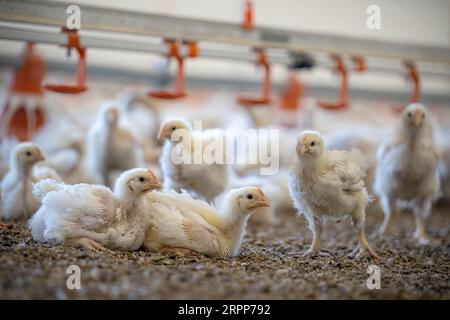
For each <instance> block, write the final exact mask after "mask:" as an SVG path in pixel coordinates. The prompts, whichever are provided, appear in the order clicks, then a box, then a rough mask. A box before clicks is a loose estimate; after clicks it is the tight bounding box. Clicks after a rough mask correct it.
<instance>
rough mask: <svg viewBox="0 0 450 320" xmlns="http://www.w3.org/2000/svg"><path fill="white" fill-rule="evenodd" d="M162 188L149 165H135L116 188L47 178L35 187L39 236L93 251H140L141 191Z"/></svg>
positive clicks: (32, 226)
mask: <svg viewBox="0 0 450 320" xmlns="http://www.w3.org/2000/svg"><path fill="white" fill-rule="evenodd" d="M159 188H161V184H160V183H159V181H158V180H157V179H156V177H155V175H154V174H153V173H152V172H151V171H150V170H147V169H139V168H138V169H132V170H129V171H126V172H124V173H122V175H120V177H119V178H118V179H117V181H116V184H115V188H114V193H113V192H112V191H111V190H110V189H109V188H107V187H104V186H98V185H90V184H76V185H65V184H63V183H58V182H56V181H54V180H50V179H47V180H43V181H41V182H39V183H38V184H36V185H35V187H34V188H33V192H34V193H35V194H36V195H37V196H39V197H40V198H41V199H42V207H41V208H40V209H39V210H38V211H37V212H36V214H35V215H34V216H33V217H32V218H31V219H30V221H29V226H30V229H31V233H32V235H33V238H34V239H35V240H37V241H56V242H57V243H68V244H72V245H75V246H79V247H84V248H87V249H92V250H95V251H97V250H104V249H105V247H107V248H109V249H120V250H136V249H138V248H139V247H140V246H141V245H142V241H143V240H144V236H145V222H144V219H143V212H144V207H143V204H144V202H143V197H142V196H143V195H144V194H145V193H147V192H149V191H151V190H154V189H159Z"/></svg>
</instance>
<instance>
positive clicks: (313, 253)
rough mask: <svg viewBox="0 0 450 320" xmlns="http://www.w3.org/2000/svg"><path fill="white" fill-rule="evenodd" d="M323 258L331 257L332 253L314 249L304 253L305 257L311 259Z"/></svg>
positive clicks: (326, 250)
mask: <svg viewBox="0 0 450 320" xmlns="http://www.w3.org/2000/svg"><path fill="white" fill-rule="evenodd" d="M316 255H318V256H322V257H330V256H331V251H330V250H328V249H323V248H320V249H313V248H309V249H308V250H307V251H306V252H305V253H303V257H311V256H316Z"/></svg>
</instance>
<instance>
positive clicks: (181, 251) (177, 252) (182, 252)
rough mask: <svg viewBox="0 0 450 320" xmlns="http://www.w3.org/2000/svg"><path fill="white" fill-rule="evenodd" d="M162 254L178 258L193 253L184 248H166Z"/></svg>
mask: <svg viewBox="0 0 450 320" xmlns="http://www.w3.org/2000/svg"><path fill="white" fill-rule="evenodd" d="M163 252H167V253H171V254H174V255H177V256H180V257H186V256H190V255H192V254H193V253H194V251H192V250H189V249H185V248H166V249H163Z"/></svg>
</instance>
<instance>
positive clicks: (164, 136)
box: [156, 127, 166, 143]
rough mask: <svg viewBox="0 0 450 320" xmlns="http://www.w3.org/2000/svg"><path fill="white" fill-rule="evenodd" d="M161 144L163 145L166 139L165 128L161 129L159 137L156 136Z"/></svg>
mask: <svg viewBox="0 0 450 320" xmlns="http://www.w3.org/2000/svg"><path fill="white" fill-rule="evenodd" d="M156 138H157V139H158V142H159V143H163V142H164V140H165V139H166V130H165V127H161V128H159V131H158V135H157V136H156Z"/></svg>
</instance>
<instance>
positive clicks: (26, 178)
mask: <svg viewBox="0 0 450 320" xmlns="http://www.w3.org/2000/svg"><path fill="white" fill-rule="evenodd" d="M44 160H45V158H44V156H43V154H42V152H41V150H40V149H39V147H38V146H37V145H36V144H35V143H32V142H23V143H20V144H18V145H17V146H15V147H14V149H13V150H12V152H11V155H10V161H9V171H8V173H7V174H6V176H5V177H4V179H3V180H2V183H1V186H0V198H1V212H2V214H3V219H5V220H9V219H12V220H21V219H27V218H28V217H29V216H30V215H31V214H33V213H34V212H36V210H37V209H39V207H40V205H41V202H40V201H39V199H37V198H36V197H35V196H34V195H33V193H32V184H33V183H35V182H37V181H39V180H41V179H46V178H55V179H60V178H59V176H58V174H57V173H56V172H55V170H53V169H52V168H50V167H48V165H46V164H45V163H43V162H42V161H44Z"/></svg>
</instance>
